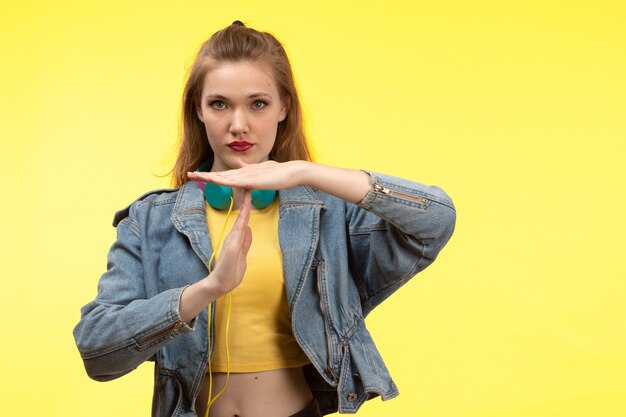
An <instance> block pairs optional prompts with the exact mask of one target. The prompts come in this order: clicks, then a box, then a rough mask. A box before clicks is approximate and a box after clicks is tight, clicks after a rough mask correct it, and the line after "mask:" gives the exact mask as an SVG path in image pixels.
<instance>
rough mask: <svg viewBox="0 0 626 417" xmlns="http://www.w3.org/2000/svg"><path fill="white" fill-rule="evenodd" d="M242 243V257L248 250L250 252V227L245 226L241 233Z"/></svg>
mask: <svg viewBox="0 0 626 417" xmlns="http://www.w3.org/2000/svg"><path fill="white" fill-rule="evenodd" d="M243 233H244V234H243V243H242V245H241V253H242V254H243V256H246V255H247V254H248V250H250V246H251V245H252V229H251V228H250V226H246V228H245V229H244V231H243Z"/></svg>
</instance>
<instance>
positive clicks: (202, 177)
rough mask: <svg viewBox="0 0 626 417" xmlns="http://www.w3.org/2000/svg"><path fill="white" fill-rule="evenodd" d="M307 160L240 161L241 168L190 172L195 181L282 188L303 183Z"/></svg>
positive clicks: (228, 185) (251, 187) (254, 187)
mask: <svg viewBox="0 0 626 417" xmlns="http://www.w3.org/2000/svg"><path fill="white" fill-rule="evenodd" d="M306 164H307V162H305V161H289V162H282V163H281V162H276V161H265V162H260V163H258V164H246V163H245V162H243V161H241V160H240V161H239V166H240V168H237V169H231V170H228V171H218V172H188V173H187V177H188V178H189V179H190V180H193V181H201V182H211V183H214V184H218V185H224V186H227V187H236V188H245V189H248V190H281V189H283V188H289V187H294V186H296V185H302V175H301V174H302V173H303V172H304V170H305V167H306Z"/></svg>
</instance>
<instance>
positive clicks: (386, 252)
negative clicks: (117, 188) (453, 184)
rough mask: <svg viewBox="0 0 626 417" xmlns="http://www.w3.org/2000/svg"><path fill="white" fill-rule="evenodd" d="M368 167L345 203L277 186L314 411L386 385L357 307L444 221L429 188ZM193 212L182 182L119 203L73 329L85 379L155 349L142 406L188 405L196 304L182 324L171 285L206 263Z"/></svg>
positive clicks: (163, 409) (437, 244)
mask: <svg viewBox="0 0 626 417" xmlns="http://www.w3.org/2000/svg"><path fill="white" fill-rule="evenodd" d="M368 174H369V175H370V177H371V182H372V189H371V190H370V191H369V192H368V194H367V195H366V196H365V198H364V199H363V200H362V201H361V202H360V203H359V204H357V205H355V204H350V203H347V202H345V201H343V200H341V199H338V198H336V197H333V196H330V195H328V194H325V193H323V192H320V191H318V190H314V189H312V188H310V187H305V186H301V187H294V188H290V189H285V190H281V191H279V193H278V195H279V204H280V219H279V224H278V234H279V242H280V247H281V250H282V255H283V264H284V265H283V267H284V278H285V287H286V291H287V298H288V302H289V308H290V311H291V315H292V324H293V334H294V336H295V338H296V340H297V341H298V343H299V344H300V346H301V347H302V349H303V350H304V352H305V353H306V354H307V355H308V357H309V359H310V360H311V364H310V365H307V366H305V376H306V378H307V381H308V383H309V386H310V387H311V390H312V392H313V394H314V396H315V398H316V399H317V401H318V403H319V406H320V410H321V411H322V413H323V414H329V413H332V412H335V411H337V410H338V411H339V412H341V413H355V412H356V411H357V410H358V409H359V407H360V406H361V405H362V404H363V402H365V401H366V400H368V399H370V398H373V397H376V396H381V397H382V398H383V399H385V400H387V399H390V398H393V397H395V396H397V395H398V389H397V388H396V385H395V384H394V382H393V381H392V379H391V377H390V375H389V372H388V371H387V368H386V366H385V364H384V362H383V360H382V358H381V357H380V354H379V353H378V350H377V349H376V346H375V344H374V341H373V340H372V338H371V336H370V334H369V332H368V331H367V329H366V327H365V322H364V317H365V316H366V315H367V314H368V313H369V312H370V311H372V309H373V308H375V307H376V306H377V305H378V304H380V303H381V302H382V301H383V300H385V299H386V298H387V297H389V295H391V294H392V293H393V292H394V291H396V290H397V289H398V288H399V287H401V286H402V285H403V284H405V283H406V282H407V281H408V280H409V279H410V278H411V277H413V276H414V275H415V274H417V273H418V272H420V271H421V270H423V269H424V268H426V267H427V266H428V265H430V264H431V263H432V262H433V261H434V260H435V257H436V256H437V255H438V253H439V251H440V250H441V249H442V248H443V246H444V245H445V244H446V242H447V241H448V239H449V238H450V236H451V235H452V232H453V230H454V225H455V219H456V216H455V209H454V205H453V204H452V201H451V200H450V199H449V197H448V196H447V195H446V194H445V193H444V192H443V191H442V190H441V189H440V188H438V187H435V186H426V185H423V184H419V183H415V182H411V181H408V180H404V179H400V178H396V177H392V176H389V175H384V174H377V173H372V172H368ZM205 216H206V214H205V206H204V198H203V194H202V192H201V191H200V189H198V187H196V185H195V184H194V183H193V182H188V183H186V184H185V185H183V186H182V187H181V188H180V189H179V190H178V189H177V190H157V191H153V192H151V193H148V194H145V195H143V196H142V197H140V198H139V199H138V200H137V201H135V202H134V203H133V204H131V205H130V206H129V207H127V208H125V209H124V210H121V211H119V212H118V213H117V214H116V216H115V219H114V226H116V227H117V240H116V242H115V243H114V244H113V246H112V247H111V250H110V252H109V255H108V264H107V271H106V272H105V273H104V274H103V275H102V277H101V279H100V282H99V285H98V295H97V297H96V299H95V300H93V301H92V302H90V303H88V304H86V305H85V306H84V307H83V308H82V309H81V320H80V322H79V323H78V324H77V326H76V327H75V329H74V337H75V339H76V344H77V346H78V349H79V351H80V354H81V357H82V359H83V361H84V364H85V368H86V370H87V373H88V374H89V376H90V377H91V378H93V379H95V380H98V381H107V380H111V379H114V378H118V377H120V376H122V375H124V374H126V373H128V372H130V371H132V370H133V369H135V368H136V367H137V366H138V365H139V364H141V363H142V362H144V361H146V360H153V361H155V386H154V396H153V413H152V415H153V416H195V415H196V413H195V411H194V407H193V404H194V402H195V398H196V396H197V395H198V390H199V388H200V384H201V382H202V378H203V376H204V374H205V372H206V367H207V359H208V357H209V354H210V352H209V343H207V337H208V317H207V309H205V310H204V311H203V312H202V313H201V314H199V315H198V317H196V318H195V319H193V320H192V321H191V322H190V323H188V324H186V323H183V322H182V321H181V318H180V315H179V312H178V305H179V301H180V296H181V293H182V290H183V289H184V288H185V287H186V286H188V285H190V284H193V283H195V282H196V281H198V280H200V279H202V278H204V277H205V276H206V275H207V273H208V269H207V263H208V261H209V258H210V256H211V253H212V246H211V241H210V239H209V234H208V231H207V222H206V217H205ZM213 311H215V309H213ZM211 325H213V318H212V317H211ZM210 345H211V348H212V346H213V340H212V339H211V340H210Z"/></svg>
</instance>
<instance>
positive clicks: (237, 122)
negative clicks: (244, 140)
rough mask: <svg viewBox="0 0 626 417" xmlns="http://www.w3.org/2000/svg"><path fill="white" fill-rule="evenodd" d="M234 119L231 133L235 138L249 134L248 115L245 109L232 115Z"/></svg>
mask: <svg viewBox="0 0 626 417" xmlns="http://www.w3.org/2000/svg"><path fill="white" fill-rule="evenodd" d="M232 115H233V116H232V119H231V121H230V128H229V131H230V133H231V134H232V135H233V136H238V135H243V134H246V133H248V130H249V126H248V115H247V114H246V111H245V110H243V109H237V110H235V111H234V112H233V113H232Z"/></svg>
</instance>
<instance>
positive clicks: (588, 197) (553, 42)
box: [0, 0, 626, 417]
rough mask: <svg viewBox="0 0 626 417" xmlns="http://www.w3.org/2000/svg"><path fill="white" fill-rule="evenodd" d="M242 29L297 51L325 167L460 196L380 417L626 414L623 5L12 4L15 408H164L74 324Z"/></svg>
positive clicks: (10, 408)
mask: <svg viewBox="0 0 626 417" xmlns="http://www.w3.org/2000/svg"><path fill="white" fill-rule="evenodd" d="M235 19H240V20H242V21H244V22H247V23H248V24H249V25H250V26H252V27H254V28H257V29H262V30H269V31H271V32H273V33H274V34H276V36H277V37H278V38H279V39H281V40H282V41H283V43H284V44H285V46H286V49H287V51H288V53H289V54H290V57H291V60H292V64H293V67H294V71H295V74H296V79H297V82H298V85H299V88H300V90H301V93H302V98H303V102H304V106H305V110H306V116H307V126H308V131H309V132H310V136H311V139H312V141H313V143H314V146H315V150H316V152H317V156H318V161H320V162H323V163H327V164H332V165H339V166H344V167H354V168H369V169H372V170H377V171H382V172H386V173H390V174H395V175H398V176H402V177H407V178H410V179H413V180H416V181H420V182H424V183H427V184H437V185H440V186H441V187H443V188H444V189H445V190H446V191H448V192H449V194H450V195H451V196H452V197H453V198H454V201H455V203H456V206H457V210H458V224H457V229H456V232H455V235H454V236H453V238H452V240H451V242H450V243H449V245H448V246H447V247H446V248H445V249H444V251H443V252H442V253H441V255H440V258H439V260H438V261H437V262H436V263H435V264H434V265H433V266H432V267H431V268H429V269H428V270H426V271H425V272H424V273H423V274H421V275H420V277H419V278H416V279H415V280H413V281H411V282H410V283H409V284H408V285H407V286H405V287H404V288H403V289H402V290H400V291H399V292H398V293H397V294H396V295H395V296H394V297H393V298H392V299H391V300H390V301H388V302H386V303H384V304H383V305H382V306H381V307H380V308H379V309H377V310H376V311H375V312H374V313H372V315H371V317H370V318H369V319H368V324H369V328H370V330H371V332H372V333H373V335H374V338H375V340H376V341H377V343H378V346H379V348H380V350H381V352H382V354H383V357H384V358H385V360H386V362H387V364H388V366H389V369H390V371H391V373H392V376H393V377H394V380H395V381H396V383H397V384H398V386H399V388H400V391H401V395H400V396H399V397H398V398H397V399H394V400H392V401H389V402H381V401H380V400H379V399H375V400H373V401H370V402H367V403H366V404H365V405H364V406H363V408H362V411H361V412H360V413H359V415H362V416H423V417H440V416H441V417H448V416H455V417H456V416H462V417H465V416H480V417H483V416H485V417H486V416H513V417H517V416H519V417H522V416H524V417H527V416H528V417H543V416H568V417H575V416H592V415H593V416H595V415H598V416H623V415H626V400H624V397H625V396H626V388H625V383H626V324H625V317H626V302H625V297H626V280H625V277H626V262H625V261H624V249H625V248H626V245H625V243H626V241H625V237H624V236H625V232H626V222H625V220H624V207H625V206H626V199H625V197H624V177H625V174H626V169H625V168H624V164H625V163H626V161H625V156H626V152H625V145H624V142H625V138H626V121H625V119H626V112H625V110H626V80H625V79H626V29H625V28H626V24H625V22H626V6H625V5H624V3H623V2H622V1H617V0H616V1H591V0H586V1H584V0H581V1H565V0H563V1H554V0H547V1H546V0H543V1H536V0H533V1H524V2H522V1H520V2H513V1H510V2H509V1H484V0H477V1H388V0H387V1H373V0H372V1H364V0H361V1H356V0H355V1H337V0H334V1H315V2H302V3H300V2H294V1H291V0H289V1H263V2H261V1H233V0H229V1H220V2H215V1H185V2H156V1H143V2H126V1H119V0H115V1H107V2H80V1H55V2H44V1H41V2H36V1H24V2H15V1H2V2H1V5H0V31H1V33H0V35H1V36H0V54H1V56H2V65H1V66H0V118H1V123H0V139H1V143H2V148H1V152H0V169H1V174H2V175H0V186H1V188H0V189H1V191H2V196H3V197H2V203H1V205H0V206H1V208H0V210H2V212H1V218H2V220H3V222H2V228H1V230H2V239H1V245H2V246H1V248H0V249H1V250H0V256H1V257H2V258H1V262H0V274H1V275H0V276H1V281H0V297H1V302H0V308H1V309H2V311H1V316H2V343H1V345H0V346H1V347H0V349H2V351H1V355H0V360H1V376H0V378H1V384H2V386H1V387H0V388H1V389H0V395H1V396H2V406H1V407H2V410H1V411H0V413H1V414H2V415H6V416H9V415H10V416H33V415H46V416H148V415H149V409H150V401H151V395H152V365H142V366H140V367H139V369H138V370H137V371H135V372H133V373H131V374H129V375H127V376H125V377H123V378H121V379H118V380H115V381H112V382H108V383H97V382H94V381H92V380H90V379H88V377H87V376H86V374H85V372H84V370H83V365H82V362H81V360H80V358H79V354H78V351H77V350H76V348H75V346H74V341H73V338H72V334H71V331H72V328H73V326H74V325H75V323H76V322H77V321H78V319H79V308H80V307H81V306H82V305H83V304H85V303H86V302H88V301H89V300H91V299H92V298H93V297H94V296H95V295H96V285H97V281H98V278H99V276H100V274H101V273H102V272H103V271H104V269H105V267H106V253H107V251H108V248H109V246H110V245H111V243H112V242H113V239H114V237H115V230H114V229H113V228H112V227H111V221H112V217H113V213H114V212H115V211H116V210H118V209H120V208H122V207H123V206H125V205H126V204H128V203H130V202H131V201H132V200H134V199H135V198H136V197H137V196H138V195H140V194H141V193H143V192H144V191H147V190H149V189H153V188H159V187H164V186H168V184H169V180H168V179H167V178H160V177H157V176H155V175H154V174H163V173H166V172H167V170H168V169H169V168H170V167H171V163H172V158H173V152H174V151H173V149H174V144H175V140H176V134H177V115H178V110H179V103H180V97H181V93H182V87H183V77H184V74H185V70H186V68H187V67H188V66H189V65H190V64H191V62H192V59H193V56H194V54H195V52H196V51H197V48H198V47H199V45H200V43H201V42H202V41H203V40H204V39H205V38H206V37H208V36H209V35H210V34H211V33H213V32H214V31H216V30H218V29H220V28H222V27H224V26H226V25H227V24H229V23H231V22H232V21H233V20H235Z"/></svg>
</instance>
